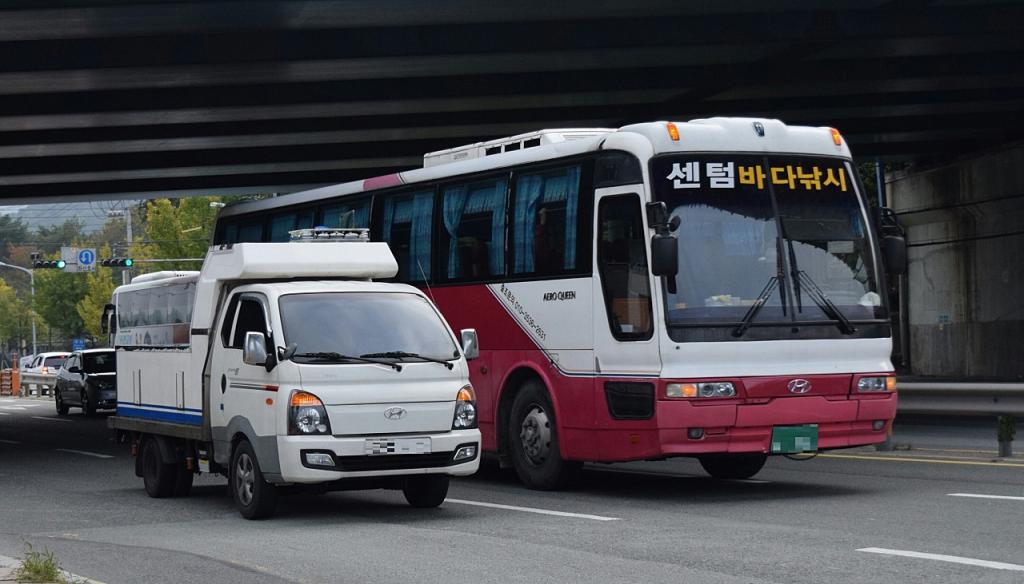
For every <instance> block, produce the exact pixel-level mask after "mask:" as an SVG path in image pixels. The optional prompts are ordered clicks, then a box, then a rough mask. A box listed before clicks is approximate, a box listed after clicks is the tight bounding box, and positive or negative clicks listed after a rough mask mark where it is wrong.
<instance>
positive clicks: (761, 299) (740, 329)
mask: <svg viewBox="0 0 1024 584" xmlns="http://www.w3.org/2000/svg"><path fill="white" fill-rule="evenodd" d="M778 285H779V277H778V276H772V277H771V278H768V283H767V284H765V285H764V288H763V289H762V290H761V293H760V294H758V295H757V300H755V301H754V303H753V304H751V305H750V308H748V309H747V313H746V314H744V315H743V320H741V321H740V324H738V325H737V326H736V328H734V329H733V330H732V336H734V337H742V336H743V333H745V332H747V329H748V328H750V323H752V322H753V321H754V317H755V316H757V313H758V312H761V308H763V307H764V304H765V303H766V302H768V298H770V297H771V295H772V292H774V291H775V288H776V287H778Z"/></svg>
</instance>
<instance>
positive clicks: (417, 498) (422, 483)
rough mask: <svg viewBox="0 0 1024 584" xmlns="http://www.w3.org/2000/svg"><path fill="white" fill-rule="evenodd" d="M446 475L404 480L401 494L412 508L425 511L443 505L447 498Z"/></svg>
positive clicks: (423, 476) (447, 481)
mask: <svg viewBox="0 0 1024 584" xmlns="http://www.w3.org/2000/svg"><path fill="white" fill-rule="evenodd" d="M448 483H449V480H448V475H436V474H434V475H422V476H415V477H409V478H408V479H406V480H405V487H404V488H403V489H402V493H403V494H404V495H405V500H406V501H408V502H409V504H410V505H412V506H413V507H418V508H421V509H427V508H431V507H437V506H438V505H440V504H441V503H444V499H445V497H447V496H448Z"/></svg>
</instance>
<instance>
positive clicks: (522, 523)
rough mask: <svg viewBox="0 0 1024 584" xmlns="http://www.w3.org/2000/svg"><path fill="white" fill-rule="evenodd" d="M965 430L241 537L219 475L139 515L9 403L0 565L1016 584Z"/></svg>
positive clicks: (1002, 514) (628, 468)
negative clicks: (35, 561) (734, 477)
mask: <svg viewBox="0 0 1024 584" xmlns="http://www.w3.org/2000/svg"><path fill="white" fill-rule="evenodd" d="M963 424H964V425H962V426H957V425H955V424H953V425H950V424H947V423H942V424H939V425H935V426H929V425H928V422H927V421H916V422H914V423H906V424H899V425H897V429H898V432H897V435H896V442H897V444H903V445H905V446H906V445H909V446H910V447H911V449H910V450H896V451H894V452H884V453H881V452H875V451H874V449H858V450H847V451H836V452H832V453H829V454H828V455H822V456H819V457H817V458H815V459H813V460H808V461H795V460H788V459H785V458H772V459H771V460H770V461H769V462H768V465H767V466H766V467H765V469H764V470H763V471H762V472H761V473H760V474H759V475H757V477H756V478H755V479H752V480H747V481H718V480H713V479H710V478H707V477H706V476H705V475H704V473H703V472H702V471H701V469H700V467H699V466H698V465H697V464H696V463H695V462H694V461H691V460H687V459H676V460H671V461H662V462H641V463H628V464H616V465H591V466H588V467H587V469H586V470H585V472H584V475H583V478H582V480H581V481H580V484H578V485H576V486H575V487H574V488H573V489H571V490H569V491H565V492H537V491H529V490H527V489H525V488H523V487H522V486H521V485H519V484H518V483H517V482H516V480H515V477H514V475H513V474H511V473H509V472H505V471H499V470H498V469H497V468H495V467H494V466H492V465H485V467H484V469H483V470H482V471H481V472H480V473H479V474H478V475H476V476H474V477H470V478H466V479H459V480H456V481H454V482H453V483H452V488H451V490H450V492H449V500H448V501H447V502H446V503H445V504H444V505H443V506H442V507H440V508H438V509H430V510H419V509H413V508H410V507H408V506H407V505H406V504H405V502H404V499H403V497H402V495H401V493H399V492H389V491H363V492H358V491H357V492H345V493H331V494H326V495H315V496H314V495H306V496H295V497H287V498H284V499H283V500H282V503H281V505H280V507H279V510H278V514H277V515H276V516H275V517H274V518H273V519H271V520H268V521H260V522H252V521H246V520H244V519H242V518H241V517H240V516H239V515H238V514H237V512H236V511H235V510H234V508H233V506H232V503H231V499H230V497H229V496H228V493H227V489H226V480H225V479H222V478H219V477H209V476H204V477H200V478H199V479H197V481H196V488H194V489H193V494H192V495H191V496H190V497H188V498H184V499H159V500H158V499H150V498H149V497H147V496H146V494H145V491H144V490H143V488H142V481H141V479H138V478H136V477H135V476H134V473H133V472H132V465H131V461H130V457H129V455H128V451H127V447H124V446H121V445H117V444H114V442H113V439H112V438H113V437H112V435H111V433H110V431H109V430H107V428H106V420H105V417H104V416H97V417H94V418H86V417H84V416H82V415H80V413H79V411H78V410H77V409H73V410H72V414H71V415H69V416H65V417H58V416H57V415H56V413H55V411H54V407H53V403H52V402H50V401H46V400H30V399H24V400H19V399H16V398H0V555H5V556H12V557H14V556H19V555H21V554H22V553H23V552H24V551H25V547H26V544H27V543H31V544H32V545H33V546H35V547H36V548H37V549H43V548H45V549H49V550H51V551H53V552H54V553H55V554H56V556H57V557H58V559H59V560H60V562H61V564H62V567H63V568H65V569H66V570H69V571H71V572H74V573H76V574H79V575H82V576H85V577H89V578H92V579H94V580H97V581H101V582H107V583H111V584H113V583H122V582H123V583H136V582H146V583H164V582H166V583H174V584H185V583H191V582H196V583H199V582H203V583H219V582H225V583H227V582H251V583H279V582H332V583H333V582H344V583H349V582H351V583H376V582H382V583H391V582H394V583H403V584H406V583H420V582H424V583H428V582H446V583H448V582H472V583H474V584H475V583H490V582H536V583H547V582H550V583H566V582H587V583H588V584H596V583H604V582H629V583H636V582H645V583H646V582H672V583H674V584H675V583H680V582H700V583H708V584H712V583H719V582H721V583H744V584H751V583H760V582H780V583H782V582H785V583H808V584H810V583H815V584H817V583H821V582H830V583H831V582H863V583H870V584H878V583H885V582H900V583H903V582H907V583H912V582H928V583H936V582H957V583H960V582H963V581H965V580H968V581H971V582H972V583H979V582H994V583H1011V582H1012V583H1015V584H1020V583H1021V582H1024V457H1020V456H1018V457H1016V458H1013V459H996V458H995V450H996V449H995V441H994V438H992V439H991V440H987V439H986V438H985V437H986V435H987V434H986V433H987V432H988V429H987V426H986V424H987V422H984V423H981V422H979V423H973V425H972V423H971V422H963ZM958 446H962V447H961V448H958ZM1018 446H1019V445H1018ZM1020 449H1021V448H1018V450H1020Z"/></svg>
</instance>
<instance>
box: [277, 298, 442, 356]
mask: <svg viewBox="0 0 1024 584" xmlns="http://www.w3.org/2000/svg"><path fill="white" fill-rule="evenodd" d="M280 305H281V322H282V326H283V327H284V337H285V343H287V344H288V345H291V344H295V345H296V348H295V356H294V358H293V359H292V360H293V361H295V362H296V363H320V364H322V363H324V362H325V361H324V360H323V359H322V358H314V357H310V356H312V355H323V354H328V353H337V354H339V355H347V356H352V357H360V356H369V355H380V354H388V355H389V356H390V355H396V357H395V358H399V359H401V358H404V357H405V356H406V355H420V356H422V357H423V358H427V359H439V360H451V359H456V358H458V356H459V354H460V353H459V351H458V349H457V348H456V346H455V342H454V341H453V340H452V337H451V335H450V334H449V333H448V330H447V328H446V327H445V326H444V321H443V320H441V317H440V316H439V315H438V314H437V312H436V311H435V310H434V309H433V308H432V307H431V306H430V303H429V302H427V300H425V299H423V298H422V297H420V296H417V295H415V294H407V293H381V292H373V293H371V292H318V293H311V294H287V295H284V296H281V300H280ZM400 354H401V355H400ZM409 360H416V358H413V357H410V358H409Z"/></svg>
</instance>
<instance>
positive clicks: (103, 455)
mask: <svg viewBox="0 0 1024 584" xmlns="http://www.w3.org/2000/svg"><path fill="white" fill-rule="evenodd" d="M54 450H59V451H60V452H70V453H72V454H83V455H85V456H92V457H95V458H114V457H113V456H111V455H109V454H100V453H98V452H89V451H86V450H72V449H70V448H54Z"/></svg>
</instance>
